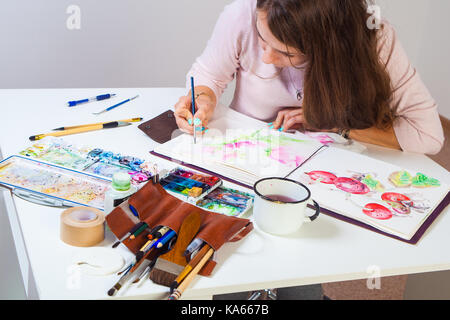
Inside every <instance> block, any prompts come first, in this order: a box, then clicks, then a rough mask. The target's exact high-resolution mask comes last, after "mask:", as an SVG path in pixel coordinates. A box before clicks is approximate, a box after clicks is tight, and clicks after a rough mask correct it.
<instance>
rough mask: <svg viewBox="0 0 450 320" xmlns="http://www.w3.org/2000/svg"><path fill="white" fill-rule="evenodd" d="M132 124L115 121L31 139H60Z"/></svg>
mask: <svg viewBox="0 0 450 320" xmlns="http://www.w3.org/2000/svg"><path fill="white" fill-rule="evenodd" d="M129 125H131V123H129V122H123V121H113V122H107V123H104V124H97V125H93V126H87V127H80V128H75V129H69V130H64V131H56V132H50V133H44V134H38V135H35V136H31V137H30V138H29V139H30V140H31V141H36V140H41V139H43V138H45V137H48V136H52V137H60V136H66V135H69V134H76V133H82V132H88V131H94V130H102V129H109V128H117V127H124V126H129Z"/></svg>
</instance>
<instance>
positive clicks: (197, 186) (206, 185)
mask: <svg viewBox="0 0 450 320" xmlns="http://www.w3.org/2000/svg"><path fill="white" fill-rule="evenodd" d="M160 184H161V185H162V186H163V188H164V189H165V190H167V191H169V192H172V193H175V194H178V195H181V196H184V197H186V198H187V199H188V201H189V202H195V201H197V200H198V199H200V198H202V197H204V196H205V195H207V194H208V193H210V192H212V191H213V190H214V189H215V188H217V187H219V186H220V185H221V184H222V180H221V179H220V178H218V177H215V176H210V175H206V174H202V173H198V172H193V171H189V170H185V169H182V168H175V169H173V170H171V171H170V172H169V173H168V174H167V175H165V176H164V177H162V178H161V179H160Z"/></svg>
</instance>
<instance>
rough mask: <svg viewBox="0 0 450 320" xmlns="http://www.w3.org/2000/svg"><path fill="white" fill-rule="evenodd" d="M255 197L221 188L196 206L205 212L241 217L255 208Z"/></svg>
mask: <svg viewBox="0 0 450 320" xmlns="http://www.w3.org/2000/svg"><path fill="white" fill-rule="evenodd" d="M253 201H254V195H252V194H250V193H247V192H242V191H239V190H234V189H230V188H225V187H219V188H217V189H215V190H214V191H212V192H211V193H209V194H207V195H206V196H205V197H204V198H203V199H201V200H199V201H197V203H196V206H198V207H200V208H203V209H205V210H209V211H213V212H217V213H222V214H225V215H228V216H234V217H239V216H242V215H244V214H245V213H247V212H248V210H250V209H251V208H252V206H253Z"/></svg>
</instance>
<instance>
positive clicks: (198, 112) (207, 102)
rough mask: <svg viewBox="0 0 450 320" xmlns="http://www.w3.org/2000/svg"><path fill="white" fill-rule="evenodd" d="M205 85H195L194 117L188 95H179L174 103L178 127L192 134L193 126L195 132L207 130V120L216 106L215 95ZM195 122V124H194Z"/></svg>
mask: <svg viewBox="0 0 450 320" xmlns="http://www.w3.org/2000/svg"><path fill="white" fill-rule="evenodd" d="M205 88H207V87H196V88H195V91H196V92H197V93H198V94H199V95H198V97H197V99H195V119H194V117H193V115H192V98H191V95H190V94H189V95H188V96H183V97H181V98H180V99H179V100H178V102H177V103H176V104H175V120H176V122H177V125H178V127H179V128H180V129H181V130H182V131H184V132H186V133H188V134H194V127H195V128H196V130H197V132H200V133H202V134H203V133H204V132H205V131H206V130H207V127H208V122H209V120H210V119H211V117H212V115H213V113H214V108H215V106H216V99H215V95H214V93H213V92H212V90H211V89H209V88H207V89H209V91H210V92H208V90H206V89H205ZM194 124H195V125H194Z"/></svg>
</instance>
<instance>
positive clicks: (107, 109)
mask: <svg viewBox="0 0 450 320" xmlns="http://www.w3.org/2000/svg"><path fill="white" fill-rule="evenodd" d="M138 97H139V95H136V96H134V97H132V98H129V99H126V100H123V101H121V102H119V103H117V104H115V105H113V106H111V107H108V108H106V109H105V110H102V111H99V112H93V113H92V114H94V115H99V114H102V113H105V112H108V111H110V110H112V109H115V108H117V107H119V106H121V105H123V104H124V103H127V102H129V101H132V100H134V99H136V98H138Z"/></svg>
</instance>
